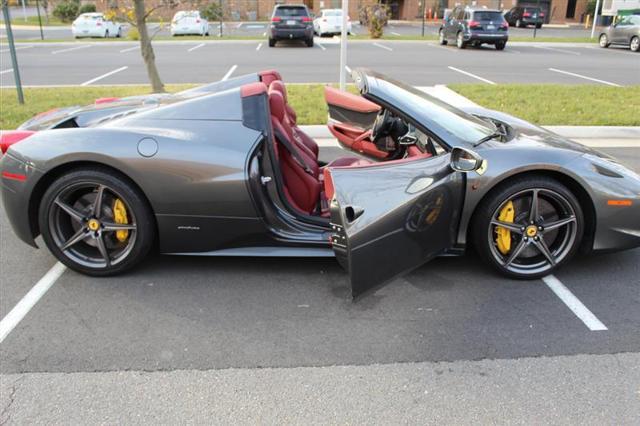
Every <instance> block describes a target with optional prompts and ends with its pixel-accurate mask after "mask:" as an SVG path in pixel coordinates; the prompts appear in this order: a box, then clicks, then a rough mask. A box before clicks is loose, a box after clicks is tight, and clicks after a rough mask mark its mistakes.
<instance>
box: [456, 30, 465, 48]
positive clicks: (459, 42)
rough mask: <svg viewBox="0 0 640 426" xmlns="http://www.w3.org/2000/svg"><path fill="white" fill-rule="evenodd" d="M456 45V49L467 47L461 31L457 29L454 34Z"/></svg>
mask: <svg viewBox="0 0 640 426" xmlns="http://www.w3.org/2000/svg"><path fill="white" fill-rule="evenodd" d="M456 46H457V47H458V49H464V48H466V47H467V43H466V42H465V41H464V34H463V33H462V31H458V34H456Z"/></svg>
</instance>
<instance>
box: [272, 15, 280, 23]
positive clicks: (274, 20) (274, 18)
mask: <svg viewBox="0 0 640 426" xmlns="http://www.w3.org/2000/svg"><path fill="white" fill-rule="evenodd" d="M280 21H282V18H281V17H279V16H274V17H273V18H271V22H280Z"/></svg>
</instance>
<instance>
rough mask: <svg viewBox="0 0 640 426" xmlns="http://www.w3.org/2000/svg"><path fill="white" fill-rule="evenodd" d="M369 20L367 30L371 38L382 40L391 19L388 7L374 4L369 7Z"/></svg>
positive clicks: (367, 15)
mask: <svg viewBox="0 0 640 426" xmlns="http://www.w3.org/2000/svg"><path fill="white" fill-rule="evenodd" d="M365 14H366V19H367V28H368V29H369V36H370V37H371V38H380V37H382V35H383V34H384V26H385V25H387V21H388V19H389V10H388V8H387V6H386V5H383V4H374V5H372V6H367V10H366V12H365Z"/></svg>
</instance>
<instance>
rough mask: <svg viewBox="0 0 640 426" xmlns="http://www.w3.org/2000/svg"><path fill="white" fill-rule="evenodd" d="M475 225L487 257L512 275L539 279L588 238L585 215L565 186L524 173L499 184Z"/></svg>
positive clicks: (479, 248) (476, 236)
mask: <svg viewBox="0 0 640 426" xmlns="http://www.w3.org/2000/svg"><path fill="white" fill-rule="evenodd" d="M472 226H473V230H472V232H473V242H474V244H475V247H476V249H477V251H478V253H479V254H480V256H481V257H482V258H483V260H485V261H486V262H488V263H489V264H491V265H492V266H493V267H494V268H496V269H497V270H498V271H500V272H501V273H502V274H504V275H506V276H509V277H513V278H521V279H534V278H541V277H543V276H546V275H548V274H550V273H552V272H553V271H554V270H555V269H557V268H558V267H560V266H561V265H562V264H563V263H565V262H567V261H568V260H569V259H571V257H572V256H573V255H574V254H575V252H576V251H577V249H578V247H579V246H580V242H581V241H582V234H583V229H584V219H583V213H582V209H581V208H580V203H579V202H578V200H577V199H576V197H575V196H574V195H573V194H572V193H571V191H569V190H568V189H567V188H566V187H565V186H564V185H562V184H560V183H559V182H557V181H555V180H553V179H550V178H546V177H524V178H520V179H514V180H512V181H511V182H508V183H505V184H503V185H500V186H499V187H497V188H496V189H494V190H493V191H492V192H491V193H490V194H489V195H488V196H487V198H486V199H485V200H484V201H483V202H482V203H481V204H480V205H479V206H478V210H477V211H476V213H475V214H474V221H473V225H472Z"/></svg>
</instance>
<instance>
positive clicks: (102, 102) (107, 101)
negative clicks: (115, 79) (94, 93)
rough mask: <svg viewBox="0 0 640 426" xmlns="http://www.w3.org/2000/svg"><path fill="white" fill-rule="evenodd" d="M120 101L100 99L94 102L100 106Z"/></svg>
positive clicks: (116, 99)
mask: <svg viewBox="0 0 640 426" xmlns="http://www.w3.org/2000/svg"><path fill="white" fill-rule="evenodd" d="M118 100H120V98H98V99H96V100H95V101H94V103H95V104H96V105H100V104H108V103H109V102H115V101H118Z"/></svg>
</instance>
